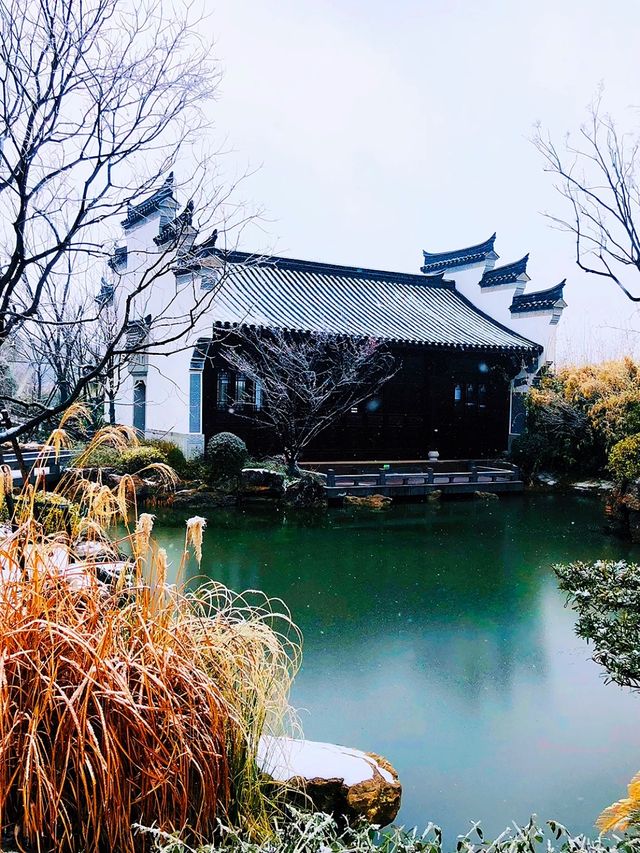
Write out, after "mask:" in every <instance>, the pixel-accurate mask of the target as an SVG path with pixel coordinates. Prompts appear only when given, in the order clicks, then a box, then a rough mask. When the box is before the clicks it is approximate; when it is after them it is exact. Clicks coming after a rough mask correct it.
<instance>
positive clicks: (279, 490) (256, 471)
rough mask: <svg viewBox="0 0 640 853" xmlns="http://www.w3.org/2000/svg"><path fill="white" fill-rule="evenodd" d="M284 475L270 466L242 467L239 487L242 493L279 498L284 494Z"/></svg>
mask: <svg viewBox="0 0 640 853" xmlns="http://www.w3.org/2000/svg"><path fill="white" fill-rule="evenodd" d="M285 480H286V477H285V475H284V474H283V473H282V472H281V471H273V470H272V469H270V468H243V469H242V474H241V475H240V488H241V489H242V492H243V493H244V494H249V495H258V496H263V495H264V496H268V497H274V498H279V497H282V495H283V494H284V489H285Z"/></svg>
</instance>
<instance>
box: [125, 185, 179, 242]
mask: <svg viewBox="0 0 640 853" xmlns="http://www.w3.org/2000/svg"><path fill="white" fill-rule="evenodd" d="M172 197H173V172H171V173H170V174H169V175H168V177H167V178H166V180H165V182H164V183H163V184H162V186H161V187H160V189H158V190H156V191H155V192H154V193H153V195H150V196H149V197H148V198H146V199H145V200H144V201H141V202H140V203H139V204H130V205H128V207H127V217H126V219H123V220H122V223H121V225H122V227H123V228H131V226H132V225H137V224H138V222H141V221H142V220H143V219H146V217H147V216H149V214H151V213H153V212H154V211H155V210H158V208H159V207H160V205H161V204H162V202H163V201H165V200H166V199H168V198H172Z"/></svg>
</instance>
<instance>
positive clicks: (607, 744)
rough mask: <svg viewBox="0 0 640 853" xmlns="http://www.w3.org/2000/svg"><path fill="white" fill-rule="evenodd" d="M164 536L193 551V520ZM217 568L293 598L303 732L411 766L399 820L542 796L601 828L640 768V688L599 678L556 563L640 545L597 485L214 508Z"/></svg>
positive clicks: (405, 769)
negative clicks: (547, 491) (313, 507)
mask: <svg viewBox="0 0 640 853" xmlns="http://www.w3.org/2000/svg"><path fill="white" fill-rule="evenodd" d="M183 518H184V516H183V517H180V518H179V519H178V518H176V517H171V516H168V517H166V518H164V520H163V521H162V523H159V524H158V525H157V526H156V533H157V538H158V539H159V541H160V543H161V544H162V545H164V546H165V547H167V548H168V550H169V552H170V554H171V555H172V556H173V557H174V558H176V559H179V554H180V552H181V549H182V543H183V541H184V540H183V527H177V526H172V522H173V524H174V525H175V524H176V523H177V521H182V519H183ZM208 518H209V529H208V531H207V535H206V540H205V542H206V545H205V549H204V559H203V568H205V567H206V570H207V571H208V572H209V573H210V575H211V576H212V577H215V578H216V579H219V580H221V581H223V582H224V583H225V584H227V585H228V586H230V587H231V588H233V589H235V590H243V589H247V588H254V589H255V588H258V589H263V590H264V591H265V592H267V593H268V594H269V595H271V596H279V597H281V598H282V599H284V600H285V601H286V602H287V604H288V605H289V607H290V609H291V612H292V614H293V617H294V619H295V621H296V622H297V623H298V625H299V626H300V628H301V629H302V631H303V633H304V638H305V642H304V660H303V665H302V669H301V671H300V673H299V675H298V678H297V680H296V683H295V687H294V690H293V696H292V701H293V703H294V705H295V706H296V707H297V708H299V709H300V712H301V718H302V723H303V727H304V732H305V735H306V737H308V738H310V739H314V740H325V741H332V742H334V743H339V744H345V745H348V746H355V747H359V748H362V749H365V750H371V751H374V752H378V753H380V754H382V755H384V756H385V757H387V758H388V759H389V760H390V761H391V762H392V763H393V764H394V765H395V767H396V768H397V769H398V772H399V774H400V779H401V781H402V783H403V788H404V794H403V806H402V810H401V812H400V815H399V818H398V822H400V823H404V824H405V825H407V826H412V825H415V824H417V825H418V826H424V825H425V824H426V823H427V822H428V821H430V820H433V821H435V822H437V823H439V824H440V825H442V826H443V828H444V830H445V833H446V834H447V836H448V838H449V839H451V838H453V837H454V836H455V835H456V834H457V833H459V832H463V831H465V830H466V828H467V827H468V826H469V821H470V820H482V822H483V826H484V828H485V830H486V831H487V832H489V833H495V832H497V831H500V830H501V829H503V828H504V827H505V826H506V825H507V824H508V823H509V822H510V821H512V820H515V821H518V822H524V821H526V820H527V819H528V817H529V815H530V814H531V813H536V814H537V815H538V816H539V817H540V818H541V819H548V818H551V817H552V818H555V819H557V820H559V821H561V822H563V823H565V824H566V825H567V826H568V827H569V828H570V829H571V830H572V831H574V832H589V833H592V834H593V833H594V829H593V823H594V820H595V818H596V817H597V815H598V813H599V812H600V810H601V809H602V808H603V807H605V806H607V805H609V803H611V802H613V801H614V800H616V799H619V798H620V797H621V796H623V795H624V792H625V787H626V784H627V782H628V781H629V779H630V778H631V777H632V775H633V774H634V773H635V772H636V771H637V770H639V769H640V726H639V725H638V719H639V715H640V696H637V695H634V694H632V693H630V692H629V691H626V690H623V689H621V688H618V687H616V686H614V685H605V684H604V683H603V674H602V671H601V669H600V668H599V667H598V666H597V665H596V664H594V663H593V662H592V661H590V660H589V650H588V648H587V646H586V644H585V643H584V642H583V641H582V640H580V639H578V638H577V637H576V636H575V635H574V633H573V624H574V616H573V614H572V612H571V611H570V610H567V609H566V608H565V607H564V603H565V601H564V596H563V595H562V594H561V593H560V592H559V591H558V589H557V586H556V582H555V578H554V575H553V573H552V571H551V568H550V567H551V565H552V564H553V563H555V562H560V561H569V560H571V559H582V560H594V559H598V558H614V559H621V558H626V559H636V560H640V549H638V548H636V547H634V546H631V545H627V544H625V543H624V542H621V541H620V540H617V539H615V538H612V537H610V536H607V535H606V534H605V533H604V532H603V530H602V506H601V504H600V502H599V501H598V500H597V499H595V498H592V497H590V496H585V497H580V496H558V495H527V496H514V497H510V498H505V499H502V500H500V501H491V502H481V501H455V502H453V501H451V502H444V503H442V504H440V505H438V504H437V505H431V504H414V505H403V506H397V507H393V508H392V509H390V510H389V511H386V512H383V513H377V514H376V513H371V512H369V513H367V512H362V511H360V512H358V511H353V510H341V509H335V510H331V511H330V512H329V514H328V515H327V516H326V517H323V518H321V519H320V520H316V521H311V522H309V521H306V522H305V521H302V520H295V518H294V519H292V518H290V517H283V516H280V515H277V514H266V513H257V512H255V511H251V512H239V511H217V512H210V513H208Z"/></svg>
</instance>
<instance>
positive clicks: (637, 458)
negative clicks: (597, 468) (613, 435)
mask: <svg viewBox="0 0 640 853" xmlns="http://www.w3.org/2000/svg"><path fill="white" fill-rule="evenodd" d="M609 471H611V473H612V475H613V476H614V478H615V479H616V480H617V481H619V482H622V481H624V480H637V479H638V478H640V432H638V433H636V434H635V435H630V436H629V438H623V439H622V441H619V442H618V443H617V444H614V446H613V447H612V448H611V453H610V454H609Z"/></svg>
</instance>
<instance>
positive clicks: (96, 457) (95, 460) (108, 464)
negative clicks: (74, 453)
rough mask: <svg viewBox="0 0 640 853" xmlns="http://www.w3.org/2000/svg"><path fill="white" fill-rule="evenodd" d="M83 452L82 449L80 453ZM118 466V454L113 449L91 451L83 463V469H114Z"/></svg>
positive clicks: (102, 448) (105, 448)
mask: <svg viewBox="0 0 640 853" xmlns="http://www.w3.org/2000/svg"><path fill="white" fill-rule="evenodd" d="M83 452H84V449H83V450H82V451H81V453H83ZM119 464H120V453H119V451H117V450H116V449H115V448H113V447H97V448H96V449H95V450H92V451H91V453H90V454H89V456H88V457H87V459H86V461H85V462H84V463H83V467H84V468H116V469H118V467H119Z"/></svg>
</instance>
